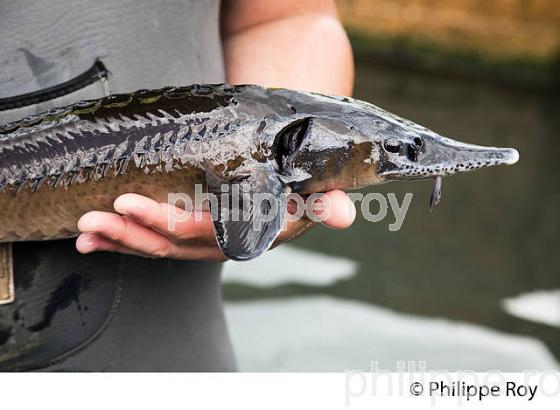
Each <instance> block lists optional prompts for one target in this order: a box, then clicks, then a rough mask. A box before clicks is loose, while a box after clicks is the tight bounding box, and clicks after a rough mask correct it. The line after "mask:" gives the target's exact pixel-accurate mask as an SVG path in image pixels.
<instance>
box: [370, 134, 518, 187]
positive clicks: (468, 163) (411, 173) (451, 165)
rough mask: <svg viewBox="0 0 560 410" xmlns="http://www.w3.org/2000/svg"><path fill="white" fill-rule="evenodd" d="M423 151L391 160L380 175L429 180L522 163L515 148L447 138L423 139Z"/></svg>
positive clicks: (431, 137)
mask: <svg viewBox="0 0 560 410" xmlns="http://www.w3.org/2000/svg"><path fill="white" fill-rule="evenodd" d="M424 141H425V142H424V144H423V147H422V149H420V150H418V152H417V154H416V155H414V157H413V158H412V159H410V158H409V159H408V160H401V161H391V162H392V166H391V167H389V168H388V169H387V170H385V171H384V172H381V175H382V176H384V177H385V178H387V179H390V180H395V179H426V178H433V177H442V176H448V175H454V174H459V173H463V172H470V171H474V170H476V169H480V168H486V167H492V166H496V165H513V164H515V163H516V162H517V161H518V160H519V152H518V151H517V150H516V149H514V148H497V147H485V146H480V145H474V144H467V143H463V142H459V141H455V140H452V139H449V138H444V137H437V138H436V137H433V136H430V137H424Z"/></svg>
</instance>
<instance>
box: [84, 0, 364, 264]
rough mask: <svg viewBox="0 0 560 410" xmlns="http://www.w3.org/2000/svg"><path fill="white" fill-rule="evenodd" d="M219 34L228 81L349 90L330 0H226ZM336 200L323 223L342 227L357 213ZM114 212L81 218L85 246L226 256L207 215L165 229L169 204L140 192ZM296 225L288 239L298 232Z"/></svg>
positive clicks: (347, 52) (349, 72)
mask: <svg viewBox="0 0 560 410" xmlns="http://www.w3.org/2000/svg"><path fill="white" fill-rule="evenodd" d="M221 27H222V38H223V46H224V57H225V63H226V74H227V81H228V82H230V83H233V84H236V83H237V84H239V83H253V84H262V85H267V86H279V87H286V88H294V89H302V90H308V91H317V92H323V93H327V94H340V95H343V94H350V92H351V90H352V85H353V63H352V52H351V49H350V45H349V43H348V39H347V37H346V34H345V33H344V30H343V29H342V26H341V25H340V23H339V21H338V18H337V15H336V8H335V6H334V2H333V1H332V0H309V1H301V0H299V1H298V0H288V1H286V0H283V1H276V0H266V1H263V0H225V1H224V3H223V10H222V18H221ZM326 195H327V196H328V197H329V199H330V203H331V205H332V207H331V212H330V217H329V218H328V219H327V220H326V221H325V224H327V225H328V226H331V227H333V228H344V227H347V226H348V225H350V224H351V223H352V221H353V219H354V215H355V210H354V208H353V205H352V203H351V202H350V201H349V199H348V198H347V197H346V195H345V194H344V193H343V192H341V191H331V192H328V193H326ZM114 207H115V211H116V212H115V213H110V212H89V213H87V214H85V215H84V216H83V217H82V218H81V219H80V221H79V224H78V228H79V229H80V231H81V232H82V234H81V235H80V236H79V238H78V240H77V243H76V247H77V249H78V250H79V251H80V252H83V253H89V252H93V251H101V250H105V251H114V252H123V253H132V254H139V255H144V256H155V257H169V258H176V259H205V260H223V258H224V257H223V255H222V254H221V252H220V251H219V249H218V247H217V244H216V240H215V238H214V232H213V227H212V221H211V218H210V215H209V214H208V213H207V214H206V215H205V217H204V218H203V220H202V221H194V218H192V219H190V220H188V221H185V222H181V223H178V224H176V226H175V230H173V231H169V230H168V223H167V215H169V213H168V207H169V205H167V204H165V203H157V202H155V201H153V200H151V199H149V198H146V197H142V196H140V195H136V194H124V195H121V196H120V197H119V198H117V200H116V201H115V206H114ZM305 226H306V224H305V222H303V221H302V222H300V223H297V222H295V223H293V224H292V225H291V226H289V227H288V230H287V231H286V232H284V233H282V235H281V238H280V240H285V239H288V238H290V237H291V236H293V235H294V234H295V233H297V232H299V231H301V230H302V229H304V228H305Z"/></svg>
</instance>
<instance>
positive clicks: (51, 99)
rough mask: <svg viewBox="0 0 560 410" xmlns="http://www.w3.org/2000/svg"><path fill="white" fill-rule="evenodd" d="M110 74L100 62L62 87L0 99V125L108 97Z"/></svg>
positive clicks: (97, 61)
mask: <svg viewBox="0 0 560 410" xmlns="http://www.w3.org/2000/svg"><path fill="white" fill-rule="evenodd" d="M108 75H109V71H108V70H107V68H106V67H105V65H104V64H103V62H102V61H101V60H99V59H97V60H95V62H94V63H93V65H92V66H91V67H90V68H89V69H88V70H86V71H85V72H83V73H81V74H79V75H77V76H75V77H73V78H71V79H69V80H67V81H64V82H62V83H59V84H55V85H53V86H51V87H47V88H44V89H41V90H36V91H33V92H30V93H27V94H20V95H15V96H10V97H5V98H0V124H5V123H9V122H12V121H17V120H20V119H22V118H24V117H27V116H30V115H36V114H40V113H42V112H45V111H47V110H49V109H51V108H56V107H64V106H67V105H70V104H73V103H75V102H77V101H81V100H90V99H96V98H100V97H104V96H107V95H108V94H109V82H108Z"/></svg>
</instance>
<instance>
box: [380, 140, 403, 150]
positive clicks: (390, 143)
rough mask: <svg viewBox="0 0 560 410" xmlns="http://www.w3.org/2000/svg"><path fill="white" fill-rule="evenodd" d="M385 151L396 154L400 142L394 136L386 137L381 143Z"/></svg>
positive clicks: (399, 147)
mask: <svg viewBox="0 0 560 410" xmlns="http://www.w3.org/2000/svg"><path fill="white" fill-rule="evenodd" d="M383 148H385V151H387V152H391V153H393V154H398V153H399V152H400V150H401V143H400V142H399V141H398V140H397V139H396V138H387V139H386V140H385V143H384V144H383Z"/></svg>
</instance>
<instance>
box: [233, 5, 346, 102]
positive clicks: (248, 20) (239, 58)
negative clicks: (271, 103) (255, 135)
mask: <svg viewBox="0 0 560 410" xmlns="http://www.w3.org/2000/svg"><path fill="white" fill-rule="evenodd" d="M223 8H224V10H223V14H222V16H223V17H222V36H223V44H224V56H225V60H226V69H227V80H228V82H230V83H233V84H242V83H255V84H262V85H266V86H276V87H285V88H293V89H300V90H306V91H315V92H322V93H325V94H338V95H350V94H351V93H352V87H353V82H354V64H353V58H352V50H351V48H350V43H349V42H348V38H347V36H346V33H345V32H344V29H343V28H342V26H341V24H340V22H339V20H338V16H337V13H336V7H335V4H334V1H333V0H311V1H301V0H289V1H286V0H283V1H276V0H269V1H262V0H229V1H225V2H224V3H223Z"/></svg>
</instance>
